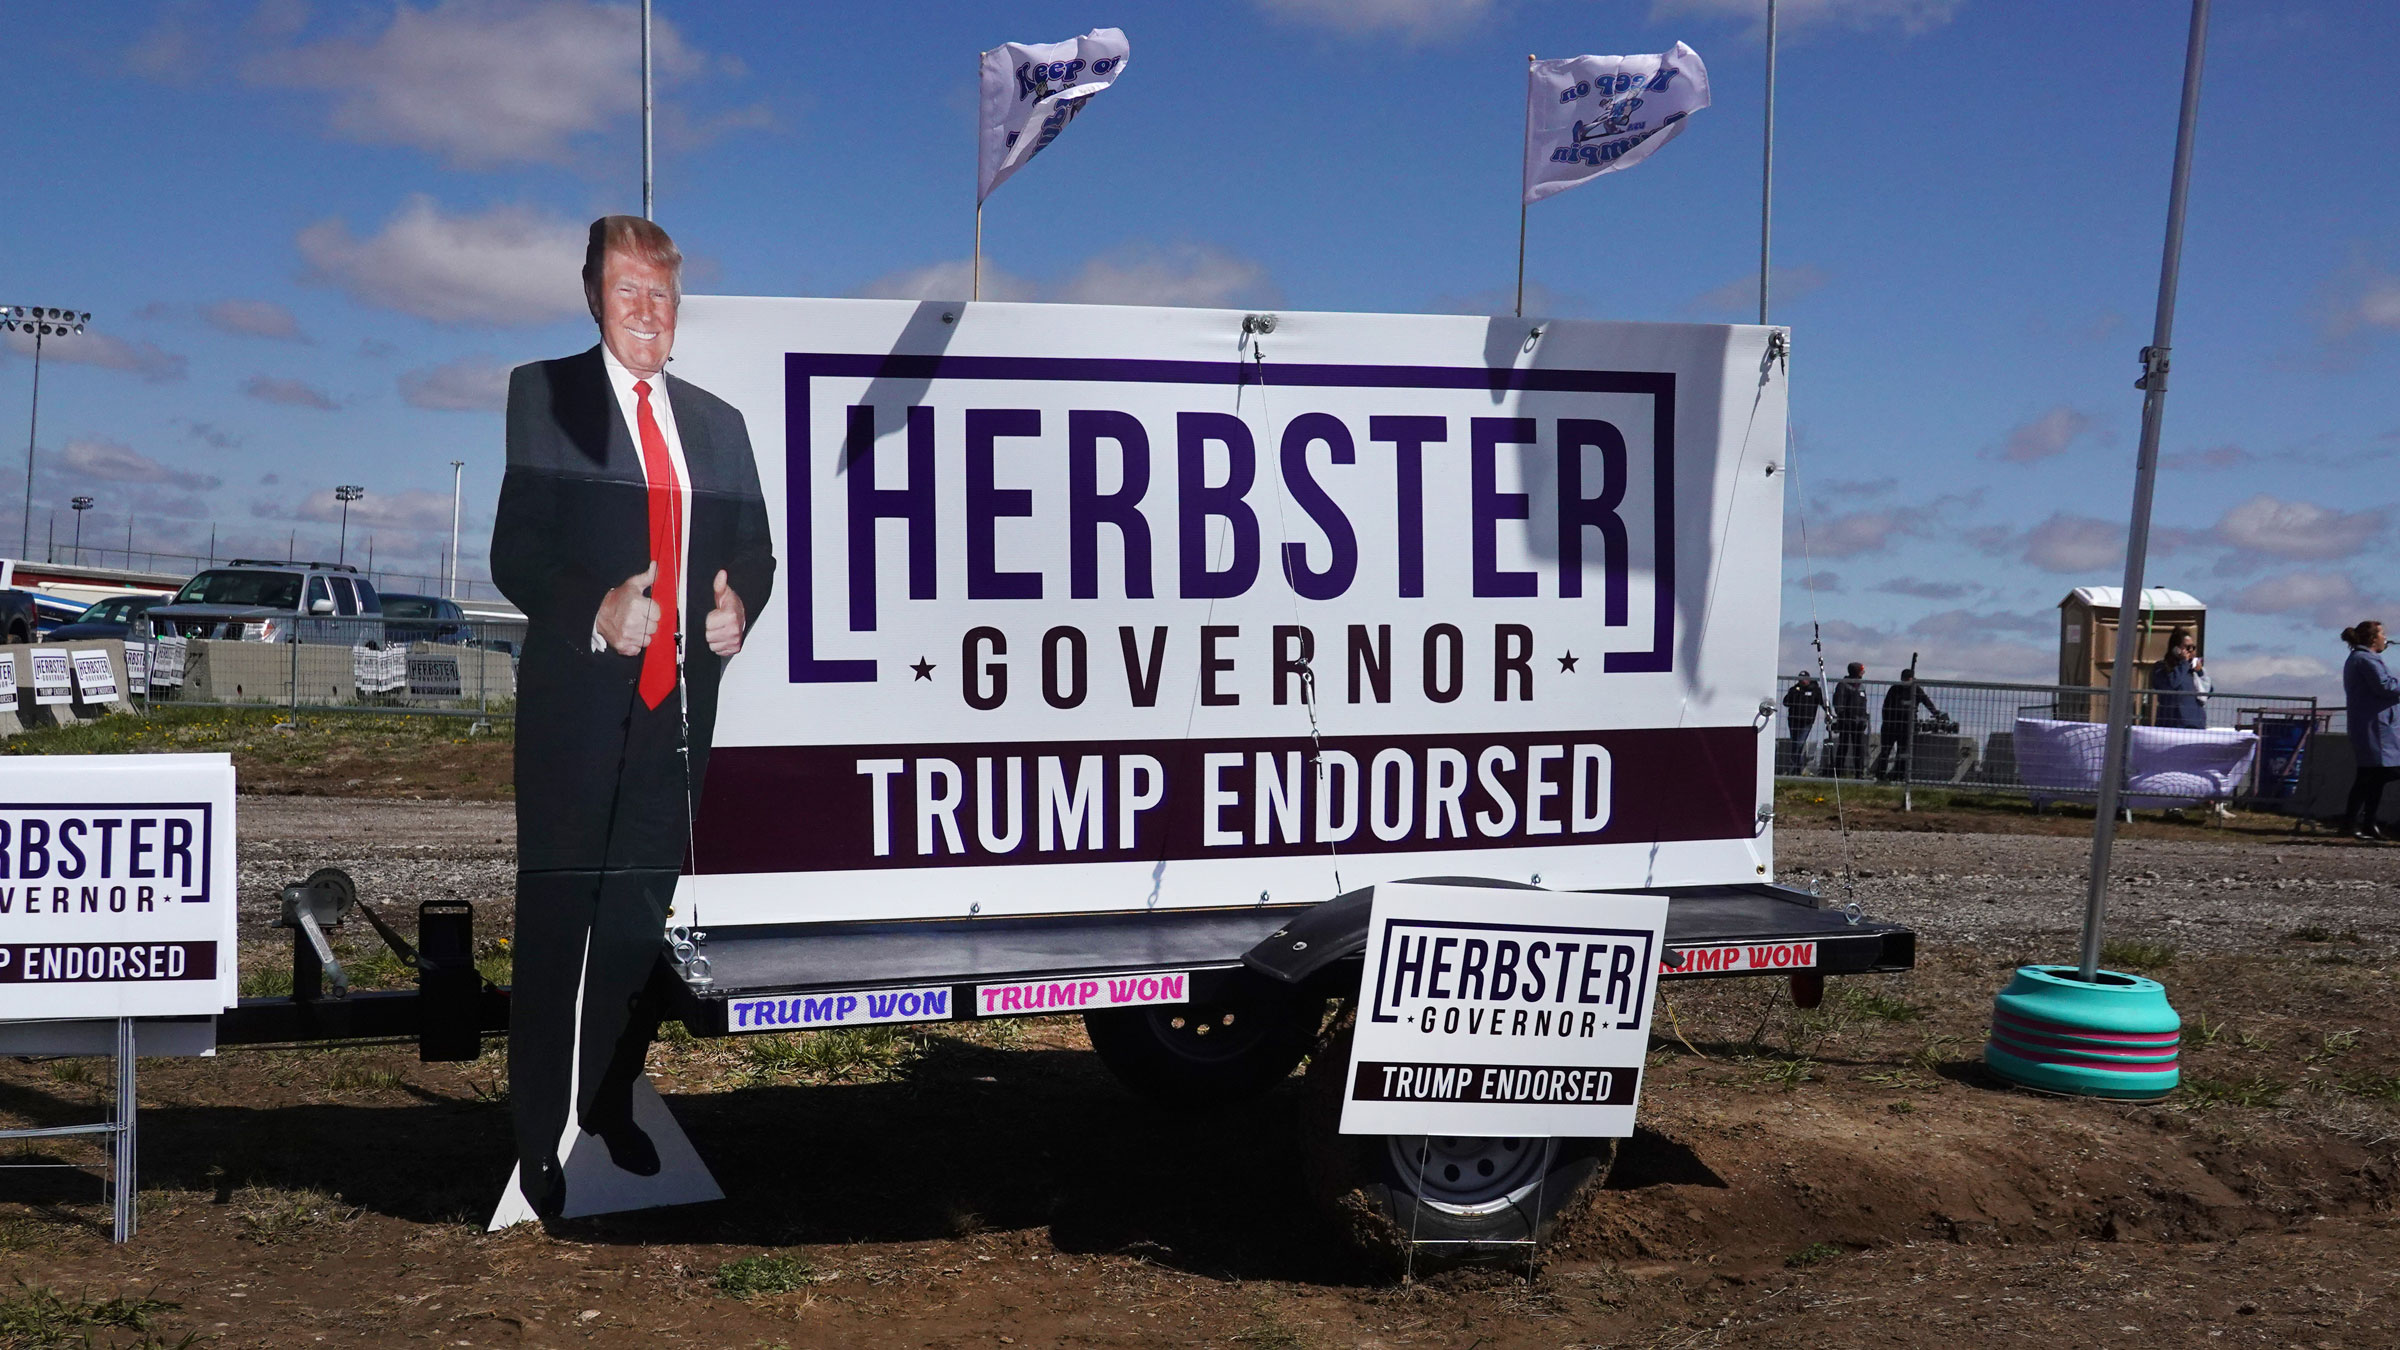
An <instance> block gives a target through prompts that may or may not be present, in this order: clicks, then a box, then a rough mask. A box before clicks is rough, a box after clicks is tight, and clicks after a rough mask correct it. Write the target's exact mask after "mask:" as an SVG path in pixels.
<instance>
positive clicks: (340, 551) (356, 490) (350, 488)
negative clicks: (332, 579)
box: [333, 483, 367, 566]
mask: <svg viewBox="0 0 2400 1350" xmlns="http://www.w3.org/2000/svg"><path fill="white" fill-rule="evenodd" d="M366 495H367V490H366V489H365V488H363V487H360V486H359V485H358V484H356V483H344V484H342V485H341V486H339V487H337V488H335V489H334V490H333V499H334V500H335V501H337V502H340V503H341V504H342V541H341V543H340V544H339V545H337V546H336V548H335V550H334V554H333V561H334V564H335V565H336V566H340V565H341V564H342V563H344V562H347V561H349V555H350V503H352V502H354V501H357V500H358V499H359V498H361V497H364V496H366Z"/></svg>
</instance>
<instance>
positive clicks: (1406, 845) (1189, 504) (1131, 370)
mask: <svg viewBox="0 0 2400 1350" xmlns="http://www.w3.org/2000/svg"><path fill="white" fill-rule="evenodd" d="M1250 317H1251V316H1246V315H1245V314H1244V313H1242V312H1240V311H1227V310H1203V309H1152V308H1113V307H1100V306H1088V307H1087V306H1060V305H1010V304H975V305H967V304H962V303H956V302H950V303H942V302H921V303H920V302H911V301H873V300H771V299H738V298H715V297H698V296H695V297H692V298H690V299H688V300H686V301H685V303H684V307H683V316H682V328H681V333H682V336H681V340H680V341H681V345H680V346H679V347H678V348H677V352H676V364H675V373H676V374H678V375H681V376H684V377H686V378H687V379H690V380H693V381H696V382H697V383H699V384H701V385H703V386H705V387H706V388H708V389H709V390H711V391H713V392H714V393H716V394H717V395H718V396H720V397H722V398H724V399H725V400H726V401H727V402H729V403H730V404H732V405H733V406H734V407H735V408H737V409H738V410H739V411H740V412H741V413H742V415H743V418H744V420H745V421H746V422H747V424H748V430H749V437H750V442H751V444H752V446H753V448H754V451H755V453H756V456H757V460H758V477H759V481H760V484H761V487H762V489H763V491H764V494H765V497H766V500H767V503H768V508H769V514H770V517H771V524H772V531H773V536H774V546H775V554H776V557H777V568H778V572H779V575H778V577H777V580H776V585H775V589H774V599H773V601H772V603H771V605H770V606H769V608H768V611H767V612H765V613H761V614H757V615H754V616H752V620H751V624H752V626H751V629H750V632H749V635H748V639H747V644H746V647H745V649H744V655H743V657H742V659H740V660H739V661H736V662H733V663H731V664H730V665H729V666H727V667H726V669H725V675H724V684H723V689H722V702H721V704H720V706H719V711H718V717H717V725H716V746H715V750H714V753H713V755H712V757H711V759H710V761H709V764H708V771H707V772H708V776H707V782H706V784H705V791H704V792H703V793H702V794H701V802H700V807H699V812H698V817H697V819H696V821H695V822H694V825H693V832H692V840H691V862H690V864H689V867H688V871H689V875H687V876H686V877H685V879H684V882H683V886H682V888H681V891H680V892H679V898H678V902H677V908H678V915H679V919H680V920H682V921H689V920H690V919H691V918H693V917H694V911H695V907H696V908H697V917H698V919H699V920H700V921H701V922H703V923H705V924H708V925H711V926H717V925H723V924H728V923H768V922H798V921H812V920H841V919H868V918H895V917H936V916H947V915H964V914H968V913H977V914H987V915H988V914H1002V913H1038V912H1055V911H1066V910H1126V909H1142V908H1146V907H1152V906H1190V905H1225V904H1255V903H1260V902H1262V901H1263V902H1267V903H1278V904H1280V903H1300V902H1313V901H1317V900H1323V899H1326V898H1328V897H1330V896H1332V895H1334V894H1336V893H1338V892H1339V891H1341V890H1346V889H1355V888H1357V887H1359V886H1362V885H1367V884H1371V883H1375V882H1378V881H1391V880H1397V879H1402V878H1408V877H1419V876H1429V875H1469V876H1479V877H1488V878H1496V879H1501V880H1506V881H1538V882H1539V884H1541V885H1543V886H1545V887H1549V888H1578V887H1602V886H1607V887H1630V886H1654V885H1672V884H1679V883H1694V882H1722V881H1732V880H1745V881H1746V880H1756V879H1758V878H1759V877H1761V876H1764V875H1767V874H1768V873H1769V871H1770V869H1771V867H1772V855H1771V835H1770V833H1769V827H1768V825H1767V824H1766V821H1765V816H1766V813H1765V811H1764V810H1763V808H1764V807H1765V805H1766V804H1767V803H1766V798H1765V796H1764V795H1763V794H1764V793H1765V791H1766V786H1765V785H1766V784H1767V783H1768V781H1769V778H1768V775H1767V773H1766V772H1765V770H1766V769H1767V768H1768V767H1769V766H1770V765H1771V760H1770V759H1769V758H1768V757H1769V755H1770V754H1771V738H1772V732H1771V730H1769V729H1768V728H1769V726H1770V723H1769V721H1768V719H1767V718H1766V716H1765V715H1764V714H1763V713H1762V711H1761V708H1762V700H1764V699H1767V698H1769V697H1770V696H1771V695H1772V692H1773V689H1774V679H1773V675H1774V671H1773V668H1772V667H1773V661H1774V652H1775V643H1776V627H1777V622H1778V608H1777V594H1778V585H1779V564H1780V552H1781V540H1782V530H1781V521H1782V510H1783V505H1782V502H1783V493H1782V490H1783V481H1784V480H1783V476H1782V475H1781V473H1780V470H1781V468H1782V458H1783V453H1784V444H1785V442H1784V409H1785V372H1784V370H1783V369H1782V366H1781V363H1780V360H1779V359H1778V357H1777V356H1776V355H1775V352H1777V351H1779V350H1780V344H1775V346H1774V348H1773V350H1771V346H1770V339H1771V338H1772V337H1773V331H1772V330H1770V329H1767V328H1760V327H1749V326H1713V325H1683V324H1616V323H1587V322H1566V321H1551V322H1544V323H1540V324H1536V323H1533V322H1530V321H1525V320H1518V319H1512V318H1490V319H1487V318H1480V317H1456V316H1431V315H1388V314H1311V313H1284V314H1278V315H1275V316H1273V323H1272V327H1271V331H1257V330H1259V329H1262V328H1265V327H1267V326H1266V325H1264V324H1261V323H1258V322H1255V321H1253V322H1250V323H1248V324H1247V325H1246V323H1245V320H1246V319H1248V318H1250Z"/></svg>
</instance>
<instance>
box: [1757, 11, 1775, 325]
mask: <svg viewBox="0 0 2400 1350" xmlns="http://www.w3.org/2000/svg"><path fill="white" fill-rule="evenodd" d="M1774 238H1775V0H1767V137H1766V164H1765V167H1764V168H1763V169H1762V170H1761V172H1760V181H1759V188H1758V321H1759V322H1760V323H1761V324H1764V323H1765V322H1766V321H1767V255H1768V251H1769V246H1770V245H1771V244H1772V243H1773V241H1774Z"/></svg>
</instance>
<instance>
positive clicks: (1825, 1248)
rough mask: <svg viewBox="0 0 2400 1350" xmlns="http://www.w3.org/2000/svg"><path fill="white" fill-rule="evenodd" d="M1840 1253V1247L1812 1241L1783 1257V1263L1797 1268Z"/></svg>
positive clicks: (1811, 1264)
mask: <svg viewBox="0 0 2400 1350" xmlns="http://www.w3.org/2000/svg"><path fill="white" fill-rule="evenodd" d="M1841 1254H1842V1249H1841V1248H1840V1247H1837V1246H1835V1245H1834V1244H1832V1243H1830V1242H1812V1243H1810V1244H1808V1245H1807V1246H1805V1247H1802V1248H1801V1249H1800V1250H1798V1251H1796V1252H1793V1253H1792V1254H1791V1255H1790V1256H1787V1257H1785V1258H1783V1263H1784V1264H1785V1265H1787V1266H1790V1267H1791V1268H1792V1269H1794V1270H1798V1269H1800V1268H1801V1267H1803V1266H1813V1265H1815V1264H1817V1263H1818V1262H1819V1261H1824V1260H1828V1259H1830V1258H1832V1257H1836V1256H1840V1255H1841Z"/></svg>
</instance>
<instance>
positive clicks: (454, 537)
mask: <svg viewBox="0 0 2400 1350" xmlns="http://www.w3.org/2000/svg"><path fill="white" fill-rule="evenodd" d="M466 473H467V462H466V461H465V460H463V459H454V460H451V461H450V576H449V578H448V582H447V585H446V586H445V587H444V589H443V594H444V595H445V596H446V597H447V598H449V599H452V600H456V599H457V598H458V502H459V488H460V487H461V486H462V485H463V484H464V483H465V482H466Z"/></svg>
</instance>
